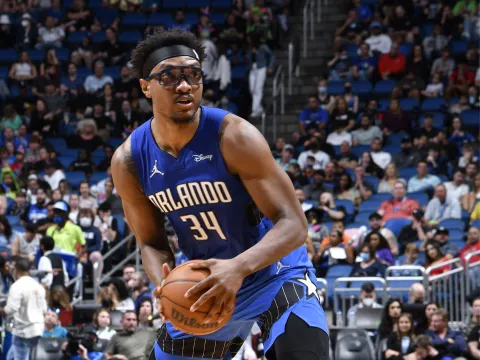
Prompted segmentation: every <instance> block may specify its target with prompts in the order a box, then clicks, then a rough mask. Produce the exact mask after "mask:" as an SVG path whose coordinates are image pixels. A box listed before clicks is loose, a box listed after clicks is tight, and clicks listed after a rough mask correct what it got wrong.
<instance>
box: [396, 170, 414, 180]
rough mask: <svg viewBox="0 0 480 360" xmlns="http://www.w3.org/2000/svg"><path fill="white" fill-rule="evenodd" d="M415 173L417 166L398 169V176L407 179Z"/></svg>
mask: <svg viewBox="0 0 480 360" xmlns="http://www.w3.org/2000/svg"><path fill="white" fill-rule="evenodd" d="M415 175H417V168H414V167H410V168H403V169H398V176H399V177H400V178H404V179H405V180H407V181H408V179H410V178H411V177H413V176H415Z"/></svg>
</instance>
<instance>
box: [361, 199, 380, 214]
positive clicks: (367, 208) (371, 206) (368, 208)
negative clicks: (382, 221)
mask: <svg viewBox="0 0 480 360" xmlns="http://www.w3.org/2000/svg"><path fill="white" fill-rule="evenodd" d="M381 204H382V202H381V201H379V200H370V199H369V200H366V201H364V202H362V203H361V204H360V206H359V207H358V211H359V212H370V213H373V212H375V211H377V210H378V208H379V207H380V205H381Z"/></svg>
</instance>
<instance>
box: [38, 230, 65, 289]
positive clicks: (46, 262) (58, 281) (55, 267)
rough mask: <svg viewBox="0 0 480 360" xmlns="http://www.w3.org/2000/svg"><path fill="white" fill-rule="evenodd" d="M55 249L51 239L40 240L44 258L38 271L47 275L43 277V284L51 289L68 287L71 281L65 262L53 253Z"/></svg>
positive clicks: (39, 264)
mask: <svg viewBox="0 0 480 360" xmlns="http://www.w3.org/2000/svg"><path fill="white" fill-rule="evenodd" d="M54 247H55V242H54V240H53V239H52V238H51V237H49V236H44V237H43V238H42V239H41V240H40V252H41V254H42V257H41V258H40V261H39V262H38V270H39V271H43V272H45V273H46V275H45V276H43V277H42V279H41V283H42V284H43V285H45V286H46V287H47V288H49V289H50V288H53V287H55V286H57V285H61V286H64V285H67V283H68V281H69V278H68V272H67V268H66V266H65V262H64V261H63V260H62V257H61V256H60V255H59V254H56V253H54V252H53V249H54Z"/></svg>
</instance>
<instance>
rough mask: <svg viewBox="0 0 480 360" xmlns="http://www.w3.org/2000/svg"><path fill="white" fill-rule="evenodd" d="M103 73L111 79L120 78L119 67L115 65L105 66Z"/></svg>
mask: <svg viewBox="0 0 480 360" xmlns="http://www.w3.org/2000/svg"><path fill="white" fill-rule="evenodd" d="M104 74H105V75H108V76H110V77H111V78H112V79H113V80H117V79H120V68H119V67H117V66H108V67H105V69H104Z"/></svg>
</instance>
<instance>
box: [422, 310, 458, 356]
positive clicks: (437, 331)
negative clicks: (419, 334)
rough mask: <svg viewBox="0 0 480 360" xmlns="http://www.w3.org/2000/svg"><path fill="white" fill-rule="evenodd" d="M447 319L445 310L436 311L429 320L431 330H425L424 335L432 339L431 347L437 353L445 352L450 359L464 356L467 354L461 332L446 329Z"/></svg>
mask: <svg viewBox="0 0 480 360" xmlns="http://www.w3.org/2000/svg"><path fill="white" fill-rule="evenodd" d="M448 318H449V315H448V312H447V311H446V310H445V309H442V308H440V309H438V310H437V311H436V312H435V313H434V314H433V315H432V319H431V327H432V328H433V330H427V331H426V332H425V335H428V336H429V337H430V339H432V344H433V347H434V348H435V349H436V350H437V351H439V352H445V355H447V356H450V357H452V358H457V357H460V356H464V355H465V354H466V352H467V344H466V342H465V338H464V337H463V334H462V333H461V332H459V331H454V330H451V329H450V328H449V327H448Z"/></svg>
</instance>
